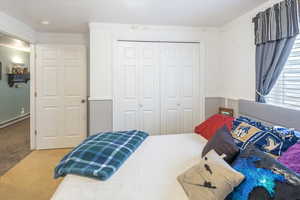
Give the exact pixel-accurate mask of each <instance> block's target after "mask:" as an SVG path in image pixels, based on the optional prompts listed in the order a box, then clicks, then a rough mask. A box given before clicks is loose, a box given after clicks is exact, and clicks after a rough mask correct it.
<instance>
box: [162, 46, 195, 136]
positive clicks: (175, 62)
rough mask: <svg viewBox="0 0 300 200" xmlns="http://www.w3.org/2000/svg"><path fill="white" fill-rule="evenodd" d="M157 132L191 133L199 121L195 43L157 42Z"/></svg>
mask: <svg viewBox="0 0 300 200" xmlns="http://www.w3.org/2000/svg"><path fill="white" fill-rule="evenodd" d="M161 63H162V65H161V68H162V78H161V80H162V81H161V88H162V92H161V119H162V124H161V127H162V129H161V132H162V134H177V133H192V132H193V128H194V126H195V125H196V124H197V123H199V121H200V118H201V117H200V114H201V113H200V87H199V84H200V81H199V73H200V72H199V47H198V44H187V43H168V44H161Z"/></svg>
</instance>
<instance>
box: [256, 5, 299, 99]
mask: <svg viewBox="0 0 300 200" xmlns="http://www.w3.org/2000/svg"><path fill="white" fill-rule="evenodd" d="M299 2H300V0H285V1H282V2H280V3H278V4H275V5H274V6H273V7H271V8H268V9H267V10H266V11H264V12H260V13H258V14H257V15H256V17H255V18H253V22H254V28H255V44H256V101H258V102H261V103H265V102H266V100H265V97H266V96H267V95H268V94H269V93H270V92H271V90H272V88H273V87H274V85H275V83H276V81H277V80H278V77H279V76H280V74H281V72H282V69H283V67H284V66H285V63H286V61H287V59H288V57H289V55H290V53H291V50H292V48H293V45H294V43H295V39H296V37H297V35H298V34H299Z"/></svg>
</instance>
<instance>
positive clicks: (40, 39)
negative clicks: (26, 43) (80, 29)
mask: <svg viewBox="0 0 300 200" xmlns="http://www.w3.org/2000/svg"><path fill="white" fill-rule="evenodd" d="M36 35H37V39H36V40H37V43H39V44H81V45H88V34H76V33H37V34H36Z"/></svg>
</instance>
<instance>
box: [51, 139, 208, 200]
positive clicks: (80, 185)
mask: <svg viewBox="0 0 300 200" xmlns="http://www.w3.org/2000/svg"><path fill="white" fill-rule="evenodd" d="M205 144H206V140H205V139H204V138H202V137H201V136H199V135H196V134H180V135H165V136H150V137H149V138H148V139H146V141H145V142H144V143H143V144H142V145H141V146H140V147H139V148H138V149H137V151H136V152H135V153H133V155H132V156H131V157H129V159H128V160H127V161H126V162H125V163H124V164H123V166H121V168H120V169H119V170H118V171H117V172H116V173H115V174H114V175H113V176H112V177H111V178H110V179H109V180H108V181H105V182H102V181H99V180H95V179H91V178H86V177H81V176H76V175H67V176H66V177H65V179H64V180H63V181H62V183H61V184H60V186H59V187H58V189H57V191H56V192H55V194H54V195H53V197H52V200H188V199H187V197H186V194H185V193H184V191H183V189H182V188H181V186H180V184H179V183H178V182H177V176H178V175H180V174H181V173H183V172H184V171H185V170H187V169H188V168H190V167H191V166H193V165H194V164H196V163H197V162H198V161H199V160H200V158H201V152H202V149H203V147H204V145H205Z"/></svg>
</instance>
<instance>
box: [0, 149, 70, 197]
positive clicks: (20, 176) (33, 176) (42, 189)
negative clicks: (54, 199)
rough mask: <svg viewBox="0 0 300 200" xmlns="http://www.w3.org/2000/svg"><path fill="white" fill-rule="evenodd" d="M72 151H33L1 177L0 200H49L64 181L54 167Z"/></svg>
mask: <svg viewBox="0 0 300 200" xmlns="http://www.w3.org/2000/svg"><path fill="white" fill-rule="evenodd" d="M69 151H70V149H59V150H42V151H33V152H32V153H30V154H29V155H28V156H27V157H25V158H24V159H23V160H22V161H21V162H19V163H18V164H17V165H15V166H14V167H13V168H12V169H10V170H9V171H8V172H7V173H5V174H4V175H3V176H1V177H0V199H3V200H4V199H5V200H49V199H50V198H51V196H52V195H53V193H54V192H55V190H56V188H57V186H58V185H59V183H60V182H61V181H62V179H57V180H55V179H53V171H54V167H55V166H56V165H57V163H58V162H59V161H60V160H61V159H62V157H63V156H64V155H65V154H67V153H68V152H69Z"/></svg>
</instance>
